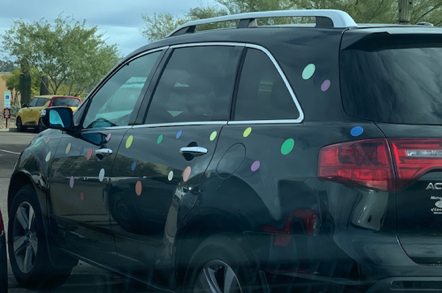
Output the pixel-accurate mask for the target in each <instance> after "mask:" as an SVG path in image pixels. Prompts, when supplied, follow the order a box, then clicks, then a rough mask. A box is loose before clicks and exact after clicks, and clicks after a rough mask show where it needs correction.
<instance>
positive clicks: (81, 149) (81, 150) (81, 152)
mask: <svg viewBox="0 0 442 293" xmlns="http://www.w3.org/2000/svg"><path fill="white" fill-rule="evenodd" d="M83 151H84V147H81V148H80V155H82V154H83Z"/></svg>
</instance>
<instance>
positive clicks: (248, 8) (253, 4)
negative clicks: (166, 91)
mask: <svg viewBox="0 0 442 293" xmlns="http://www.w3.org/2000/svg"><path fill="white" fill-rule="evenodd" d="M215 1H216V4H215V5H206V6H203V7H196V8H192V9H190V10H189V11H188V13H187V15H186V17H182V18H179V17H174V16H172V15H170V14H169V15H167V17H164V18H161V19H158V17H155V15H154V17H148V16H147V15H143V20H144V21H145V26H144V28H143V35H144V36H145V37H147V38H148V40H150V41H155V40H158V39H161V38H164V37H165V36H166V35H167V34H168V33H170V32H171V31H172V30H173V29H175V28H176V27H177V24H182V23H184V22H186V21H188V20H195V19H201V18H209V17H216V16H223V15H228V14H236V13H243V12H254V11H269V10H287V9H339V10H343V11H346V12H347V13H348V14H350V15H351V16H352V17H353V19H354V20H355V21H356V22H357V23H397V22H398V2H397V0H363V1H362V0H280V1H275V0H215ZM301 21H302V20H301ZM421 21H427V22H431V23H433V24H434V25H436V26H438V25H441V24H442V1H441V0H414V1H413V11H412V14H411V23H412V24H414V23H417V22H421ZM268 22H269V21H268V20H264V23H268ZM271 23H277V22H274V21H271ZM222 26H223V25H218V26H217V27H222ZM204 28H205V27H202V28H200V29H204Z"/></svg>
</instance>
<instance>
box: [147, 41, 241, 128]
mask: <svg viewBox="0 0 442 293" xmlns="http://www.w3.org/2000/svg"><path fill="white" fill-rule="evenodd" d="M237 50H239V48H235V47H233V46H204V47H203V46H202V47H187V48H177V49H175V50H174V51H173V53H172V56H171V58H170V60H169V62H168V63H167V65H166V67H165V69H164V71H163V73H162V75H161V77H160V80H159V82H158V85H157V88H156V90H155V93H154V95H153V98H152V102H151V105H150V108H149V112H148V115H147V123H148V124H153V123H173V122H189V121H219V120H224V121H225V120H227V119H228V115H229V103H230V100H231V96H232V92H233V86H234V84H235V72H236V67H235V66H233V64H237V61H238V58H239V54H238V51H237Z"/></svg>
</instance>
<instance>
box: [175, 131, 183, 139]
mask: <svg viewBox="0 0 442 293" xmlns="http://www.w3.org/2000/svg"><path fill="white" fill-rule="evenodd" d="M181 135H183V131H182V130H179V131H178V132H177V133H176V139H179V138H180V137H181Z"/></svg>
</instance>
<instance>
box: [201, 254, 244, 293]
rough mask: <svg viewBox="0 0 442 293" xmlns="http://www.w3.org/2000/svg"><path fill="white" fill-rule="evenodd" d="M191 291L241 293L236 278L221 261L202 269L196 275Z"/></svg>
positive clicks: (215, 261)
mask: <svg viewBox="0 0 442 293" xmlns="http://www.w3.org/2000/svg"><path fill="white" fill-rule="evenodd" d="M193 291H194V293H195V292H216V293H242V289H241V284H240V283H239V280H238V276H237V275H236V273H235V272H234V271H233V269H232V268H231V267H230V266H229V265H228V264H226V263H225V262H223V261H221V260H213V261H211V262H209V263H207V264H206V265H205V266H204V267H203V269H202V270H201V271H200V272H199V274H198V277H197V279H196V282H195V287H194V290H193Z"/></svg>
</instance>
